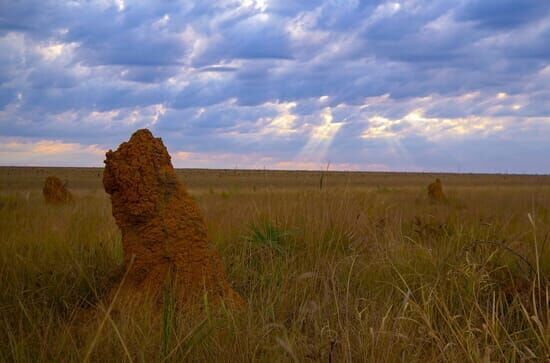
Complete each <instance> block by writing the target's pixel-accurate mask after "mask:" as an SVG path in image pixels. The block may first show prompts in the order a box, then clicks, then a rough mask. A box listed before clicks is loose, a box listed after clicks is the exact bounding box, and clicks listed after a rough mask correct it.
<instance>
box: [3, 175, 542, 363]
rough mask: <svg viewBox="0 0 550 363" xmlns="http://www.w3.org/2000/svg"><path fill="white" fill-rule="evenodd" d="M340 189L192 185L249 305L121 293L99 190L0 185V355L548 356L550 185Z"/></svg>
mask: <svg viewBox="0 0 550 363" xmlns="http://www.w3.org/2000/svg"><path fill="white" fill-rule="evenodd" d="M289 178H290V179H292V178H293V176H292V174H290V173H289ZM464 178H465V180H468V179H466V178H467V177H464ZM213 179H216V180H217V178H215V177H213ZM317 181H318V180H317ZM444 182H445V180H444ZM288 184H289V185H290V184H291V182H290V181H289V182H288ZM346 185H347V184H346V183H342V184H340V185H331V176H330V175H328V176H327V180H326V186H325V187H324V188H323V189H322V190H319V188H318V185H314V186H313V187H311V188H304V187H297V188H289V187H285V188H265V189H257V190H253V189H252V188H251V187H250V186H249V187H247V188H243V187H240V184H239V185H236V186H232V185H231V184H227V185H225V186H224V188H226V189H227V190H229V189H230V190H231V193H230V195H229V197H223V196H222V195H221V194H220V193H208V190H209V188H210V187H211V185H208V184H205V185H204V186H203V188H202V189H201V190H194V191H193V193H194V196H195V198H196V200H197V202H198V203H199V205H200V206H201V208H202V209H203V211H204V214H205V217H206V219H207V221H208V225H209V231H210V237H211V239H212V241H213V243H214V244H215V245H216V247H217V248H218V250H219V251H220V253H221V255H222V257H223V259H224V265H225V268H226V271H227V274H228V279H229V280H230V281H231V283H232V285H233V287H234V288H235V289H236V290H237V291H238V292H239V293H240V294H241V295H242V296H243V297H244V298H245V299H246V300H247V302H248V306H247V308H246V309H244V311H232V310H228V309H225V308H224V307H223V306H222V307H218V308H214V307H209V308H208V309H206V310H205V309H203V310H202V312H192V311H182V310H178V309H177V307H176V304H175V301H174V300H173V299H174V298H173V295H172V294H171V292H170V291H169V290H166V291H165V294H164V299H163V300H164V304H163V305H162V307H161V308H159V307H158V306H156V305H155V304H153V303H152V302H147V301H145V302H144V301H143V300H139V301H138V300H135V299H132V298H131V297H128V296H125V297H123V296H121V297H119V298H118V299H116V301H115V302H114V303H112V302H113V299H112V296H109V297H108V296H107V292H108V291H109V290H110V288H111V287H112V286H113V281H114V280H117V279H120V278H121V276H122V274H121V263H122V249H121V242H120V234H119V231H118V229H117V227H116V225H115V224H114V221H113V219H112V217H111V214H110V213H111V212H110V204H109V200H108V198H107V196H106V195H105V194H104V193H103V192H102V191H101V190H97V189H94V188H84V187H83V188H81V189H79V190H78V192H77V193H76V200H77V201H76V203H75V204H74V205H68V206H62V207H58V208H54V207H51V206H46V205H45V204H44V203H43V201H42V196H41V194H40V190H39V189H36V188H35V189H33V188H30V189H28V190H27V191H24V192H21V191H20V192H9V193H3V194H1V203H0V286H2V289H1V290H0V361H17V362H26V361H32V362H42V361H44V362H51V361H84V360H89V361H102V362H103V361H117V362H120V361H139V362H151V361H160V362H181V361H184V360H190V361H216V362H218V361H219V362H226V361H227V362H235V361H275V362H277V361H284V362H287V361H300V362H302V361H330V362H340V361H373V362H381V361H384V362H391V361H428V362H432V361H433V362H441V361H468V362H490V361H511V362H514V361H517V362H522V361H544V360H549V359H550V291H549V284H548V279H549V276H550V246H548V244H549V243H550V242H549V241H548V240H549V238H550V237H549V235H550V215H549V213H548V208H550V187H549V186H548V185H542V186H541V185H535V184H526V185H523V186H508V187H502V188H495V187H484V186H475V185H474V186H472V185H471V183H470V182H469V181H467V182H465V183H464V185H460V184H457V185H455V186H453V187H451V188H448V189H447V194H448V195H449V198H450V203H449V204H447V205H438V204H432V203H430V202H429V201H428V200H427V198H425V196H424V189H425V188H424V185H421V184H406V183H404V185H393V186H388V187H385V188H381V187H374V188H360V187H357V186H353V187H347V186H346Z"/></svg>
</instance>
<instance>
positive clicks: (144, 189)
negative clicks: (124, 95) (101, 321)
mask: <svg viewBox="0 0 550 363" xmlns="http://www.w3.org/2000/svg"><path fill="white" fill-rule="evenodd" d="M105 164H106V165H105V172H104V175H103V185H104V187H105V190H106V191H107V193H109V194H110V195H111V202H112V206H113V216H114V217H115V220H116V223H117V224H118V226H119V227H120V229H121V231H122V243H123V248H124V260H125V265H126V266H129V264H130V261H131V259H132V256H134V261H133V263H132V264H131V266H130V270H129V271H128V275H127V278H126V282H125V285H127V286H128V287H130V288H135V289H136V290H147V291H150V292H153V293H155V294H157V296H159V295H160V293H161V292H162V289H163V286H164V284H165V283H166V282H168V281H171V282H172V283H174V284H175V286H174V287H175V288H176V291H177V294H178V298H179V299H180V301H181V302H188V301H190V300H194V299H197V298H202V296H203V294H204V293H207V294H208V297H209V299H211V300H219V299H220V298H223V299H224V300H225V301H227V302H228V303H229V304H230V305H242V304H243V303H244V302H243V300H242V298H241V297H240V296H239V295H238V294H237V293H236V292H235V291H233V289H231V287H230V286H229V284H228V283H227V281H226V278H225V273H224V271H223V267H222V264H221V259H220V256H219V255H218V253H217V252H216V251H215V250H214V249H213V248H212V246H211V245H210V243H209V241H208V237H207V231H206V225H205V223H204V220H203V218H202V215H201V212H200V210H199V208H198V207H197V205H196V204H195V202H194V201H193V200H192V199H191V197H190V196H189V194H187V192H186V190H185V188H184V187H183V185H181V184H180V182H179V181H178V180H177V177H176V173H175V172H174V168H173V167H172V163H171V161H170V155H169V154H168V151H167V150H166V147H165V146H164V144H163V143H162V140H161V139H160V138H154V137H153V135H152V134H151V132H150V131H149V130H146V129H143V130H138V131H136V132H135V133H134V134H133V135H132V137H131V138H130V140H129V141H128V142H124V143H122V144H121V145H120V146H119V148H118V149H117V150H116V151H114V152H113V151H109V152H108V153H107V159H106V160H105Z"/></svg>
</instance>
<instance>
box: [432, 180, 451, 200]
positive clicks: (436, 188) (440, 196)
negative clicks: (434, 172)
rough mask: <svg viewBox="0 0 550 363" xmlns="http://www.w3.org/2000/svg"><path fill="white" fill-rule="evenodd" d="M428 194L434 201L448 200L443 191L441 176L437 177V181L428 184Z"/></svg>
mask: <svg viewBox="0 0 550 363" xmlns="http://www.w3.org/2000/svg"><path fill="white" fill-rule="evenodd" d="M428 196H429V197H430V200H432V201H434V202H444V201H446V200H447V197H446V196H445V193H443V184H442V183H441V180H440V179H439V178H437V179H435V182H433V183H431V184H430V185H428Z"/></svg>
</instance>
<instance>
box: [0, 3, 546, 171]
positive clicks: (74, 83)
mask: <svg viewBox="0 0 550 363" xmlns="http://www.w3.org/2000/svg"><path fill="white" fill-rule="evenodd" d="M139 128H149V129H150V130H151V131H152V132H153V133H154V134H155V136H157V137H162V139H163V141H164V142H165V144H166V146H167V147H168V150H169V152H170V154H171V156H172V161H173V164H174V166H176V167H193V168H255V169H263V168H267V169H320V168H324V167H325V166H326V164H327V163H329V162H330V168H331V169H333V170H366V171H424V172H431V171H445V172H490V173H493V172H499V173H539V174H540V173H545V174H548V173H550V1H548V0H437V1H433V0H425V1H422V0H395V1H378V0H372V1H360V0H325V1H321V0H317V1H313V0H300V1H296V0H220V1H204V0H185V1H168V0H166V1H159V0H155V1H141V0H136V1H130V0H112V1H111V0H97V1H96V0H89V1H76V0H73V1H65V0H54V1H49V0H40V1H38V0H35V1H27V0H19V1H13V0H0V165H29V166H30V165H34V166H42V165H44V166H49V165H51V166H54V165H55V166H101V165H103V160H104V156H105V155H104V154H105V152H106V151H107V150H108V149H115V148H116V147H117V146H118V145H119V144H120V143H121V142H123V141H126V140H128V138H129V137H130V135H131V134H132V132H133V131H135V130H136V129H139Z"/></svg>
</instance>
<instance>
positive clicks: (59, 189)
mask: <svg viewBox="0 0 550 363" xmlns="http://www.w3.org/2000/svg"><path fill="white" fill-rule="evenodd" d="M42 194H43V195H44V200H45V201H46V203H48V204H65V203H70V202H72V201H73V196H72V194H71V192H69V190H68V189H67V183H63V182H62V181H61V180H60V179H59V178H58V177H55V176H49V177H47V178H46V180H45V181H44V186H43V187H42Z"/></svg>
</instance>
